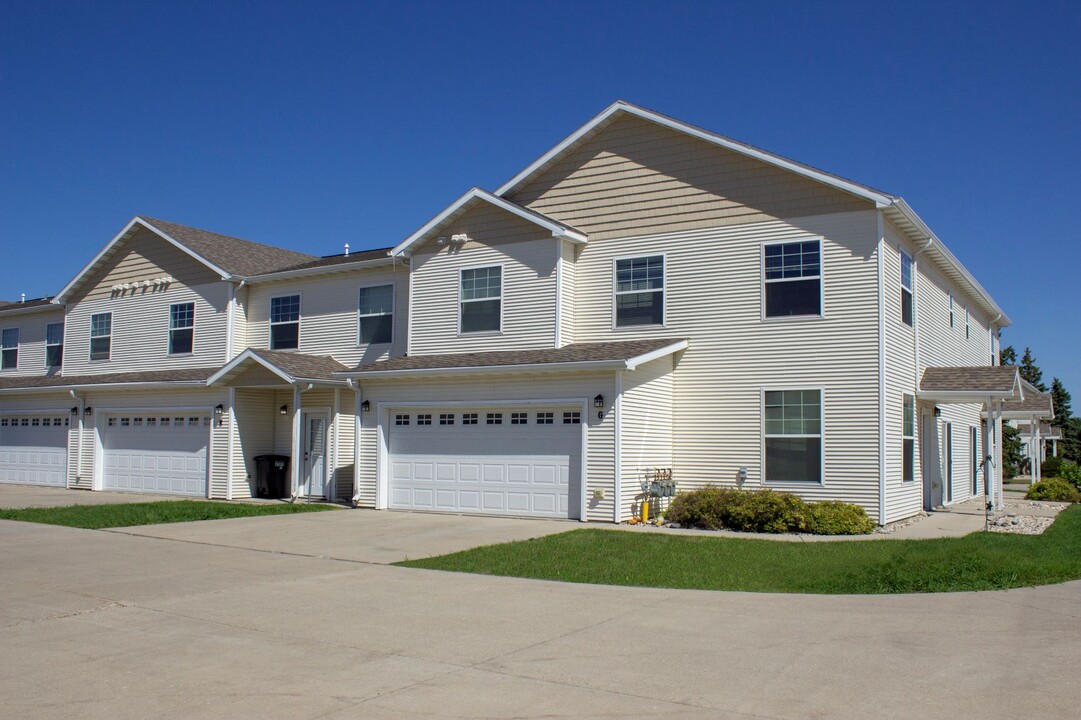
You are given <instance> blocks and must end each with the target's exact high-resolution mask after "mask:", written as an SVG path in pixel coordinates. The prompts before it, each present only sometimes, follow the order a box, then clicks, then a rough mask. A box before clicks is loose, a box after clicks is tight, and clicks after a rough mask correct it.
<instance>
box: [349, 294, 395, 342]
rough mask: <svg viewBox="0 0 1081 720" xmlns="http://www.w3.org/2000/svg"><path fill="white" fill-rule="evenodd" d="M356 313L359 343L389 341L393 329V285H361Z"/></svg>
mask: <svg viewBox="0 0 1081 720" xmlns="http://www.w3.org/2000/svg"><path fill="white" fill-rule="evenodd" d="M358 314H359V316H360V320H359V325H358V330H357V341H358V342H359V343H360V344H361V345H374V344H378V343H389V342H390V341H391V337H392V336H393V331H394V286H393V285H377V286H375V287H362V288H361V289H360V305H359V310H358Z"/></svg>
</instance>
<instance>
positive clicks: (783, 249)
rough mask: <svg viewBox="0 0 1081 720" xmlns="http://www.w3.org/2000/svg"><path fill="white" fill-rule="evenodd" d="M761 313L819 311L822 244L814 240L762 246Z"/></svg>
mask: <svg viewBox="0 0 1081 720" xmlns="http://www.w3.org/2000/svg"><path fill="white" fill-rule="evenodd" d="M762 258H763V264H764V268H763V282H764V284H765V288H764V289H763V293H764V295H765V306H766V307H765V316H766V317H768V318H769V317H791V316H795V315H821V314H822V247H821V242H820V241H818V240H806V241H800V242H787V243H771V244H769V245H765V246H763V248H762Z"/></svg>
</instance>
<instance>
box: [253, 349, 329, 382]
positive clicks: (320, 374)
mask: <svg viewBox="0 0 1081 720" xmlns="http://www.w3.org/2000/svg"><path fill="white" fill-rule="evenodd" d="M251 351H252V353H253V354H255V355H258V356H259V357H261V358H263V359H264V360H266V361H267V362H269V363H270V364H271V365H273V366H274V367H277V368H281V370H283V371H284V372H285V373H287V374H288V375H290V376H292V377H294V378H298V379H301V380H338V382H341V379H340V378H335V377H334V373H339V372H343V371H345V370H348V369H349V368H348V367H347V366H345V365H342V364H341V363H340V362H338V361H337V360H335V359H334V358H332V357H330V356H329V355H305V354H303V353H295V352H281V351H276V350H256V349H255V348H251Z"/></svg>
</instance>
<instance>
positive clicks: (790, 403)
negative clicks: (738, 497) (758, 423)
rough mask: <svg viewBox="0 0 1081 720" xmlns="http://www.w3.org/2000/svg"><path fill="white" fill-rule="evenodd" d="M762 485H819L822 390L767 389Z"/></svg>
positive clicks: (820, 470)
mask: <svg viewBox="0 0 1081 720" xmlns="http://www.w3.org/2000/svg"><path fill="white" fill-rule="evenodd" d="M765 409H766V428H765V429H766V437H765V444H766V472H765V477H766V482H800V483H821V482H822V391H821V390H767V391H766V393H765Z"/></svg>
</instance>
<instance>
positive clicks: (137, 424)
mask: <svg viewBox="0 0 1081 720" xmlns="http://www.w3.org/2000/svg"><path fill="white" fill-rule="evenodd" d="M131 424H132V426H134V427H142V426H143V419H142V418H141V417H137V418H132V419H131Z"/></svg>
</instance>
